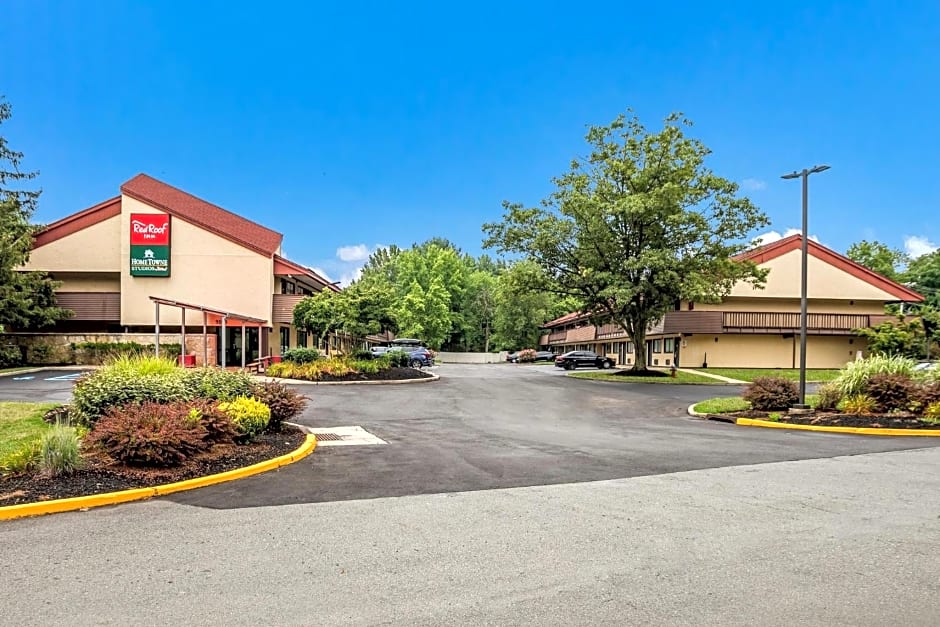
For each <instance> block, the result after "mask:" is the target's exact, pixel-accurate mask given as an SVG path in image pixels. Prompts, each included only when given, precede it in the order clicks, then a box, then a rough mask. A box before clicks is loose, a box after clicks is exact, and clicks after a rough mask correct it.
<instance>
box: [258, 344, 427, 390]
mask: <svg viewBox="0 0 940 627" xmlns="http://www.w3.org/2000/svg"><path fill="white" fill-rule="evenodd" d="M409 361H410V360H409V355H408V353H407V352H404V351H389V352H387V353H385V354H383V355H381V356H378V357H375V356H373V355H372V354H371V353H369V352H368V351H357V352H356V353H354V354H353V355H351V356H343V357H329V358H324V357H321V356H320V354H319V352H318V351H316V350H315V349H309V348H297V349H291V350H289V351H287V352H286V353H284V360H283V361H281V362H280V363H276V364H271V365H270V366H269V367H268V369H267V370H266V372H265V374H266V375H267V376H269V377H276V378H279V379H296V380H301V381H317V382H323V383H329V382H340V381H345V382H366V381H403V380H408V379H432V378H434V375H432V374H431V373H429V372H426V371H424V370H421V369H419V368H411V367H409V365H408V364H409Z"/></svg>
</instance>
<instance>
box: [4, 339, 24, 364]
mask: <svg viewBox="0 0 940 627" xmlns="http://www.w3.org/2000/svg"><path fill="white" fill-rule="evenodd" d="M21 363H23V354H22V353H21V352H20V347H19V346H16V345H15V344H0V368H9V367H10V366H19V365H20V364H21Z"/></svg>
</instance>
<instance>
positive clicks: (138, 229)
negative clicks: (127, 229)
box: [131, 213, 170, 246]
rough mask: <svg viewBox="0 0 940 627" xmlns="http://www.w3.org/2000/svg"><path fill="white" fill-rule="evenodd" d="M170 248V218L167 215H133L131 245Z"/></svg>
mask: <svg viewBox="0 0 940 627" xmlns="http://www.w3.org/2000/svg"><path fill="white" fill-rule="evenodd" d="M135 244H136V245H147V246H169V245H170V216H168V215H167V214H165V213H132V214H131V245H135Z"/></svg>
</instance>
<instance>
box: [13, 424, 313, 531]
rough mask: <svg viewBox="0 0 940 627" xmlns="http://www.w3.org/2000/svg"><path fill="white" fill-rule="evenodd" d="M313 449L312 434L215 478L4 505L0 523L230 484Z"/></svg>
mask: <svg viewBox="0 0 940 627" xmlns="http://www.w3.org/2000/svg"><path fill="white" fill-rule="evenodd" d="M316 448H317V437H316V436H315V435H313V434H312V433H308V434H307V438H306V440H304V443H303V444H301V445H300V447H299V448H297V449H296V450H294V451H292V452H290V453H287V454H285V455H281V456H280V457H275V458H274V459H269V460H267V461H263V462H259V463H257V464H252V465H251V466H245V467H244V468H236V469H235V470H227V471H225V472H220V473H218V474H215V475H209V476H206V477H197V478H196V479H187V480H186V481H177V482H175V483H166V484H164V485H158V486H153V487H149V488H135V489H133V490H122V491H120V492H108V493H105V494H93V495H91V496H77V497H74V498H70V499H57V500H54V501H43V502H39V503H23V504H22V505H8V506H6V507H0V520H13V519H14V518H23V517H26V516H42V515H43V514H57V513H59V512H72V511H75V510H79V509H89V508H92V507H101V506H103V505H117V504H118V503H127V502H128V501H140V500H142V499H149V498H150V497H153V496H162V495H166V494H172V493H174V492H182V491H184V490H193V489H195V488H201V487H203V486H207V485H213V484H216V483H224V482H226V481H234V480H235V479H241V478H243V477H250V476H251V475H257V474H260V473H262V472H266V471H268V470H275V469H277V468H280V467H281V466H287V465H288V464H292V463H294V462H296V461H298V460H301V459H303V458H304V457H306V456H307V455H309V454H310V453H312V452H313V451H314V449H316Z"/></svg>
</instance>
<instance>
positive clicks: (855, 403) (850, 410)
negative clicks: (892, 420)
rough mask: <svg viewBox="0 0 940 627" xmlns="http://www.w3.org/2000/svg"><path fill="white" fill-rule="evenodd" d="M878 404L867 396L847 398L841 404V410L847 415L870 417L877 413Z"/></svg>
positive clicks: (858, 395) (857, 395)
mask: <svg viewBox="0 0 940 627" xmlns="http://www.w3.org/2000/svg"><path fill="white" fill-rule="evenodd" d="M877 408H878V403H876V402H875V399H873V398H872V397H870V396H868V395H867V394H855V395H853V396H847V397H845V398H844V399H842V402H841V403H839V409H840V410H841V411H843V412H845V413H847V414H861V415H869V414H873V413H875V410H876V409H877Z"/></svg>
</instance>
